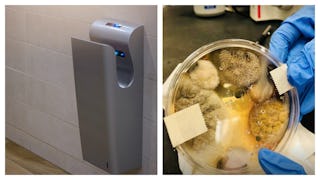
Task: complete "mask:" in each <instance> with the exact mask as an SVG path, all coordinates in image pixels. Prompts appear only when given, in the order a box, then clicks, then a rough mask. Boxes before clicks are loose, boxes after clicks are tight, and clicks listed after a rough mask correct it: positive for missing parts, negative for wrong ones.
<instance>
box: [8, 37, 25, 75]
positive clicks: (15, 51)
mask: <svg viewBox="0 0 320 180" xmlns="http://www.w3.org/2000/svg"><path fill="white" fill-rule="evenodd" d="M27 47H28V45H27V44H26V43H24V42H22V41H17V40H14V39H11V38H7V39H6V66H8V67H11V68H13V69H16V70H19V71H22V72H25V70H26V59H27Z"/></svg>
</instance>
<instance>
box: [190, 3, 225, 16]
mask: <svg viewBox="0 0 320 180" xmlns="http://www.w3.org/2000/svg"><path fill="white" fill-rule="evenodd" d="M193 11H194V13H195V14H196V15H197V16H201V17H213V16H218V15H220V14H223V13H224V11H225V6H223V5H203V6H193Z"/></svg>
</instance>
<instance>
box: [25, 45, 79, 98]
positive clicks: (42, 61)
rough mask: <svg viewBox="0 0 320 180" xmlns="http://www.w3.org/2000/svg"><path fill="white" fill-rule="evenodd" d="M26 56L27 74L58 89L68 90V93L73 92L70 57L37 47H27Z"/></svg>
mask: <svg viewBox="0 0 320 180" xmlns="http://www.w3.org/2000/svg"><path fill="white" fill-rule="evenodd" d="M28 54H29V55H28V59H27V65H26V67H27V68H26V69H27V70H26V72H27V73H28V74H30V75H31V76H33V77H35V78H38V79H41V80H43V81H48V83H52V84H55V85H57V86H59V87H62V88H66V89H70V92H73V91H74V74H73V63H72V57H71V56H67V55H64V54H61V53H57V52H55V51H52V50H49V49H44V48H40V47H38V46H29V47H28Z"/></svg>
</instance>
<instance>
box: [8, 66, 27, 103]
mask: <svg viewBox="0 0 320 180" xmlns="http://www.w3.org/2000/svg"><path fill="white" fill-rule="evenodd" d="M5 78H6V82H5V83H6V87H5V88H6V97H8V96H11V97H12V98H14V99H16V100H18V101H21V102H25V103H26V102H27V92H26V91H27V85H28V77H26V76H25V75H24V74H23V73H21V72H19V71H15V70H14V69H11V68H9V67H7V68H6V77H5Z"/></svg>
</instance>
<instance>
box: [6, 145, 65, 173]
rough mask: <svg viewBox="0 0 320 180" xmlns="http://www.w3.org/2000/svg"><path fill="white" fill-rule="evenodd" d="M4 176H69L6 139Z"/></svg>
mask: <svg viewBox="0 0 320 180" xmlns="http://www.w3.org/2000/svg"><path fill="white" fill-rule="evenodd" d="M5 154H6V175H18V174H20V175H24V174H69V173H68V172H66V171H64V170H63V169H61V168H59V167H57V166H55V165H54V164H52V163H50V162H49V161H47V160H45V159H43V158H41V157H40V156H38V155H36V154H34V153H33V152H31V151H29V150H27V149H25V148H23V147H22V146H20V145H18V144H16V143H14V142H12V141H11V140H9V139H6V153H5Z"/></svg>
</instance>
